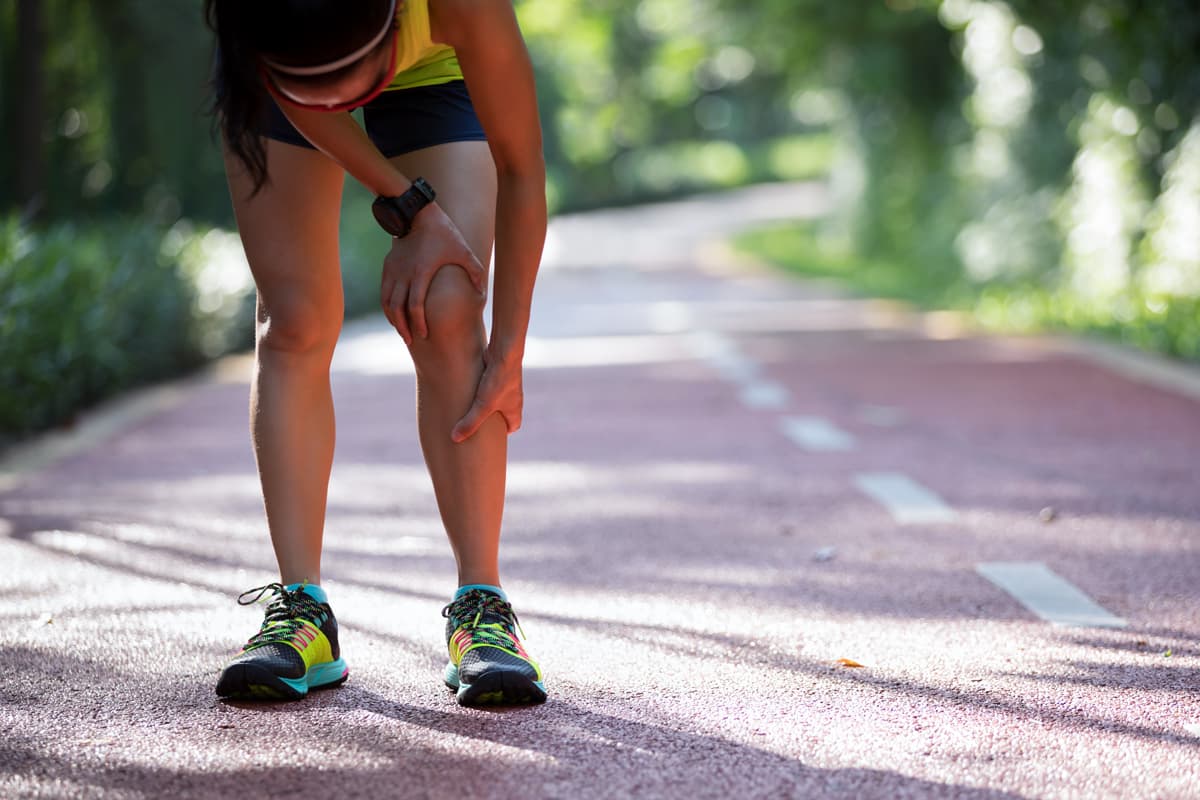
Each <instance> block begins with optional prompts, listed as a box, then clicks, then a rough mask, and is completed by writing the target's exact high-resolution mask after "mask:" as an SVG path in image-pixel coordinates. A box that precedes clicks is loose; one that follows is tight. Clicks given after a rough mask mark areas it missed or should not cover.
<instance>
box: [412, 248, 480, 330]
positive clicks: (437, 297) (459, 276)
mask: <svg viewBox="0 0 1200 800" xmlns="http://www.w3.org/2000/svg"><path fill="white" fill-rule="evenodd" d="M484 302H485V301H484V298H482V297H480V295H479V292H477V291H476V290H475V286H474V285H473V284H472V283H471V280H470V279H469V278H468V277H467V273H466V272H464V271H463V270H462V269H461V268H460V267H457V266H455V265H447V266H445V267H442V268H441V269H439V270H438V271H437V273H435V274H434V276H433V280H432V281H431V282H430V284H429V291H428V292H427V293H426V295H425V325H426V327H427V328H428V330H429V341H430V343H432V344H434V345H437V346H454V345H456V344H461V343H464V342H471V341H473V339H475V338H478V336H479V333H480V332H481V331H482V326H483V306H484Z"/></svg>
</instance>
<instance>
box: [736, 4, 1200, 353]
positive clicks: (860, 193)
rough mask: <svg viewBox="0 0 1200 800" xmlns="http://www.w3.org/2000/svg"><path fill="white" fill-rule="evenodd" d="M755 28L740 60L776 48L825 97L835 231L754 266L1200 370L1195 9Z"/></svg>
mask: <svg viewBox="0 0 1200 800" xmlns="http://www.w3.org/2000/svg"><path fill="white" fill-rule="evenodd" d="M739 6H740V4H738V3H735V2H733V0H728V2H727V3H726V4H725V7H726V8H729V9H736V8H738V7H739ZM756 10H757V11H758V12H759V13H758V14H756V20H757V22H758V23H759V24H758V25H757V26H756V27H755V28H754V29H752V30H750V31H749V32H748V38H747V39H745V41H744V44H745V46H747V47H749V48H750V49H751V50H753V51H754V52H755V53H756V54H762V52H763V51H764V49H765V48H771V47H773V48H776V49H777V51H778V53H779V54H780V57H779V58H778V59H777V62H778V63H780V64H782V65H783V66H782V67H781V69H782V70H784V71H789V72H790V73H791V74H792V75H794V76H801V75H803V76H805V77H806V79H807V80H808V81H809V82H810V83H813V84H817V85H823V86H824V87H826V95H827V97H828V98H829V101H828V102H827V103H826V105H827V106H829V107H830V108H832V109H833V111H832V113H830V114H829V115H828V116H829V117H830V118H831V120H832V124H833V127H834V130H835V135H836V138H837V141H838V142H839V145H840V147H839V153H838V155H837V156H836V158H835V159H834V161H835V168H834V171H833V180H832V184H833V188H834V195H835V210H834V213H833V214H831V215H830V218H829V219H828V220H826V221H825V222H824V223H823V224H822V225H821V226H819V228H818V229H817V230H815V231H810V230H807V229H803V230H796V231H793V232H791V233H787V232H779V231H773V232H769V233H765V234H763V235H762V236H761V237H759V238H757V239H755V238H753V237H752V238H751V239H750V240H747V241H746V244H747V246H749V247H752V248H754V249H756V250H757V251H759V252H762V253H763V254H765V255H770V254H771V253H770V252H769V251H773V250H775V249H781V250H782V251H784V252H782V253H776V254H775V255H776V256H777V257H778V258H780V259H781V260H783V261H790V262H795V261H796V260H804V261H805V262H806V263H807V264H808V266H806V267H805V268H804V269H805V271H806V272H812V271H814V270H815V271H817V272H820V273H822V274H827V273H828V272H829V267H830V263H829V261H828V259H829V258H831V257H836V259H840V261H838V263H839V264H842V265H843V266H844V265H848V264H853V265H854V269H853V270H847V272H846V278H847V279H848V280H851V281H852V282H853V283H854V285H856V286H857V287H858V288H859V289H860V290H862V291H870V292H873V293H880V294H885V295H889V296H908V297H910V299H916V300H920V301H922V302H924V303H932V304H938V303H949V302H951V299H956V302H958V303H959V304H960V305H962V306H963V307H967V308H971V309H973V310H974V311H976V313H977V314H979V315H980V316H981V318H985V319H986V321H987V322H988V323H989V324H996V325H1001V326H1004V327H1010V328H1011V327H1018V328H1021V327H1028V326H1030V325H1050V326H1065V327H1069V328H1072V329H1087V330H1105V331H1109V332H1111V333H1113V334H1114V335H1119V336H1121V337H1122V338H1124V339H1126V340H1128V341H1131V342H1135V343H1138V344H1143V345H1146V346H1151V347H1155V348H1157V349H1162V350H1164V351H1166V352H1171V353H1174V354H1177V355H1182V356H1187V357H1195V356H1196V347H1195V344H1194V341H1195V338H1196V334H1195V328H1196V324H1197V323H1196V321H1195V315H1196V310H1197V303H1198V302H1200V236H1197V233H1196V232H1197V231H1198V230H1200V9H1198V8H1197V6H1196V4H1195V3H1194V2H1189V1H1188V0H1164V2H1161V3H1152V4H1146V3H1143V2H1140V1H1139V0H1088V2H1078V3H1044V2H1035V0H1008V2H1005V1H1004V0H889V2H888V3H867V2H850V3H842V4H830V3H817V2H815V0H787V2H785V1H784V0H766V2H764V3H763V4H761V7H759V8H757V9H756ZM760 60H761V61H763V62H764V63H767V62H769V61H770V59H768V58H762V59H760ZM789 236H791V237H792V240H791V241H790V242H782V243H781V242H780V241H777V239H778V238H779V237H783V238H784V239H787V237H789ZM773 237H774V238H773ZM830 254H833V256H831V255H830ZM872 265H874V266H872Z"/></svg>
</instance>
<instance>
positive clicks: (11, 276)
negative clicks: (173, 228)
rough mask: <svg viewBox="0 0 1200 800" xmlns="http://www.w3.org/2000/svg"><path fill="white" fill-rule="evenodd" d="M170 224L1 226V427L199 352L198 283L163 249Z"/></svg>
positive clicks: (53, 413)
mask: <svg viewBox="0 0 1200 800" xmlns="http://www.w3.org/2000/svg"><path fill="white" fill-rule="evenodd" d="M163 234H164V232H163V230H162V229H157V228H152V227H147V226H145V225H142V224H139V223H137V222H124V223H119V224H114V225H110V226H104V227H102V228H101V227H84V226H75V225H70V224H68V225H62V226H56V227H54V228H51V229H48V230H45V231H42V232H38V233H34V232H32V231H29V230H27V229H24V228H22V227H21V226H20V225H18V224H17V223H16V222H15V221H14V220H11V219H10V220H6V221H5V222H4V224H3V228H2V229H0V253H2V255H3V258H0V385H3V386H4V387H5V390H4V392H3V394H0V435H4V436H11V435H12V434H15V433H22V432H25V431H29V430H33V429H36V428H40V427H46V426H48V425H52V424H55V423H58V422H61V421H63V420H64V419H66V418H68V417H69V416H70V415H71V414H72V413H73V412H74V410H75V409H76V408H78V407H80V406H81V405H85V404H87V403H90V402H93V401H95V400H96V399H98V398H100V397H102V396H105V395H108V394H111V393H112V392H114V391H116V390H119V389H121V388H125V387H128V386H132V385H134V384H137V383H139V382H141V381H143V380H146V379H148V378H150V377H153V376H159V375H163V374H173V373H178V372H180V371H182V370H185V369H188V368H190V367H193V366H195V365H196V364H197V363H198V362H199V360H200V357H201V352H200V349H199V348H198V347H197V346H196V342H195V335H196V329H197V326H198V324H199V322H200V320H198V319H195V318H194V317H193V316H192V314H191V313H190V309H191V308H192V305H193V301H194V298H195V292H194V288H193V286H192V285H191V284H190V282H189V281H188V280H186V278H185V276H184V275H183V273H182V270H181V269H180V268H179V265H178V263H177V262H174V261H171V260H169V259H167V258H165V257H164V256H163V253H162V242H163Z"/></svg>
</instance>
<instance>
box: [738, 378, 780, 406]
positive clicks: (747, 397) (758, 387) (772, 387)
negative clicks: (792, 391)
mask: <svg viewBox="0 0 1200 800" xmlns="http://www.w3.org/2000/svg"><path fill="white" fill-rule="evenodd" d="M739 396H740V397H741V398H742V402H743V403H744V404H745V405H746V406H748V407H749V408H761V409H776V410H778V409H783V408H787V406H788V403H789V402H790V401H791V396H790V395H789V394H788V390H787V389H785V388H783V387H782V386H780V385H779V384H778V383H775V382H774V381H763V380H757V381H751V382H750V383H746V384H743V385H742V387H741V392H740V393H739Z"/></svg>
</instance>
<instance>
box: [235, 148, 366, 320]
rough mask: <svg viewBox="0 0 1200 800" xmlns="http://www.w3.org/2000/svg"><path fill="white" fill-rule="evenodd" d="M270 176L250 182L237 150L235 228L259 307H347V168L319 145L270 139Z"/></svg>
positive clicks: (321, 309) (324, 310)
mask: <svg viewBox="0 0 1200 800" xmlns="http://www.w3.org/2000/svg"><path fill="white" fill-rule="evenodd" d="M264 143H265V145H266V148H267V167H268V171H269V175H270V181H269V182H268V183H266V184H265V185H264V186H263V187H262V188H261V189H260V190H259V191H258V193H257V194H254V195H253V196H251V195H252V183H251V180H250V177H249V176H248V175H247V174H246V172H245V169H244V168H243V167H242V165H241V164H240V162H238V161H237V159H236V158H235V157H234V156H231V155H228V154H227V155H226V163H225V168H226V174H227V176H228V179H229V190H230V195H231V196H232V198H233V210H234V215H235V216H236V218H237V224H238V232H239V233H240V234H241V238H242V244H243V245H244V247H245V249H246V258H247V260H248V261H249V262H250V271H251V272H252V273H253V274H254V283H255V285H256V286H257V288H258V296H259V303H260V309H263V308H264V307H265V310H266V311H267V312H268V313H270V312H272V311H273V310H275V309H277V308H278V309H283V308H285V307H295V306H297V305H299V306H301V307H303V309H304V311H306V312H308V313H311V312H313V311H319V312H320V313H321V314H322V316H324V315H328V314H330V313H334V312H336V314H337V319H338V321H339V322H340V320H341V313H342V282H341V270H340V268H339V260H338V218H339V214H340V212H341V201H342V186H343V183H344V180H345V173H344V172H343V170H342V168H341V167H340V166H338V165H337V164H335V163H334V162H333V161H331V160H330V159H329V158H328V157H327V156H325V155H324V154H322V153H320V152H319V151H317V150H311V149H308V148H304V147H297V146H295V145H290V144H284V143H282V142H278V141H274V140H271V139H267V140H265V142H264Z"/></svg>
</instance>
